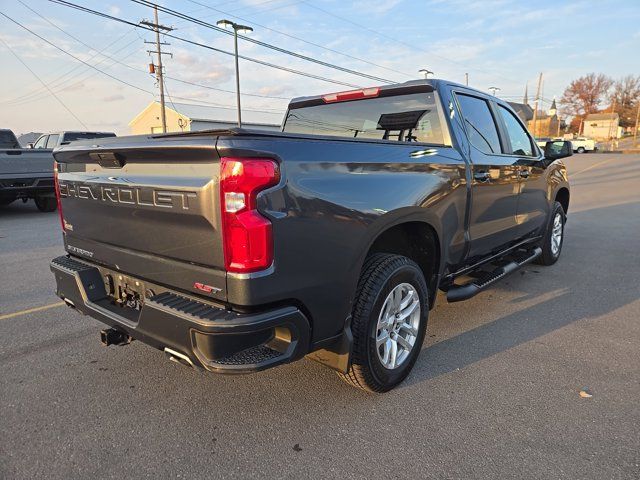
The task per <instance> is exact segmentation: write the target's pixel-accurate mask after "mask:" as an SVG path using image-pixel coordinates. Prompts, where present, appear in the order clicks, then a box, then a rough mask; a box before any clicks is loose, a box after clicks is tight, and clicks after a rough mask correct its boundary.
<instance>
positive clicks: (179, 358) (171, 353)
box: [164, 347, 196, 368]
mask: <svg viewBox="0 0 640 480" xmlns="http://www.w3.org/2000/svg"><path fill="white" fill-rule="evenodd" d="M164 354H165V355H166V356H167V357H168V358H169V360H171V361H172V362H176V363H179V364H180V365H185V366H187V367H191V368H196V366H195V365H194V364H193V362H192V361H191V359H190V358H189V357H187V356H186V355H185V354H184V353H180V352H176V351H175V350H173V349H171V348H166V347H165V349H164Z"/></svg>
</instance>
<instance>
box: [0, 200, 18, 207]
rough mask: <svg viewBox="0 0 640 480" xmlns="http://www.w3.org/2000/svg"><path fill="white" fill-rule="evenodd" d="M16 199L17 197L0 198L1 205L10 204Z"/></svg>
mask: <svg viewBox="0 0 640 480" xmlns="http://www.w3.org/2000/svg"><path fill="white" fill-rule="evenodd" d="M15 200H16V199H15V198H0V207H4V206H6V205H10V204H11V203H13V202H14V201H15Z"/></svg>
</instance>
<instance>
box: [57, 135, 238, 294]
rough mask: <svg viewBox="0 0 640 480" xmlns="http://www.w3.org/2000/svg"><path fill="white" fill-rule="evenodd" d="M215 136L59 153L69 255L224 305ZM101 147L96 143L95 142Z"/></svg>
mask: <svg viewBox="0 0 640 480" xmlns="http://www.w3.org/2000/svg"><path fill="white" fill-rule="evenodd" d="M216 138H217V137H216V136H215V135H208V136H198V137H192V136H191V137H190V136H185V137H180V136H167V137H155V138H154V137H146V136H145V137H122V138H113V139H100V140H99V142H100V145H99V146H95V145H94V146H91V147H86V146H77V145H73V146H69V147H63V148H61V149H57V150H56V151H55V154H54V155H55V158H56V161H57V162H58V163H59V176H58V180H59V185H60V199H61V205H62V214H63V217H64V223H65V230H66V232H65V244H66V247H67V250H68V251H69V252H70V253H72V254H74V255H77V256H80V257H84V258H86V259H90V260H92V261H94V262H97V263H99V264H102V265H105V266H107V267H110V268H112V269H114V270H116V271H121V272H123V274H127V275H131V276H133V277H135V278H139V279H141V280H145V279H146V280H148V281H151V282H156V283H159V284H162V285H166V286H169V287H173V288H178V289H182V290H185V291H191V292H194V293H198V294H203V292H202V289H201V288H200V289H197V290H196V289H195V287H194V284H196V283H198V284H202V285H204V286H206V287H211V290H210V292H209V293H208V296H210V297H212V298H215V299H220V300H224V299H226V274H225V271H224V256H223V246H222V236H221V230H220V211H219V193H218V176H219V165H220V161H219V157H218V155H217V153H216V149H215V142H216ZM93 142H95V140H93Z"/></svg>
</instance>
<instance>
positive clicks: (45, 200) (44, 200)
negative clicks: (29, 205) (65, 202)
mask: <svg viewBox="0 0 640 480" xmlns="http://www.w3.org/2000/svg"><path fill="white" fill-rule="evenodd" d="M35 202H36V207H38V210H40V211H41V212H55V211H56V208H58V201H57V200H56V199H55V198H53V197H36V198H35Z"/></svg>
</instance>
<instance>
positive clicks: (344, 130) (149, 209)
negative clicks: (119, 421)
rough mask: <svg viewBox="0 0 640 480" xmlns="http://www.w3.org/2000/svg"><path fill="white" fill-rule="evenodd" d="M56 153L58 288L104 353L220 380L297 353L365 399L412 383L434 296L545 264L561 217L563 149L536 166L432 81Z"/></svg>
mask: <svg viewBox="0 0 640 480" xmlns="http://www.w3.org/2000/svg"><path fill="white" fill-rule="evenodd" d="M54 155H55V158H56V161H57V163H58V177H57V178H58V180H57V181H58V192H59V198H60V201H61V206H62V208H61V210H60V214H61V219H62V224H63V229H64V235H63V237H64V243H65V248H66V250H67V252H68V255H66V256H63V257H59V258H56V259H54V260H53V261H52V263H51V269H52V271H53V273H54V275H55V278H56V282H57V294H58V296H60V297H61V298H62V299H64V301H65V302H66V303H67V304H69V305H70V306H71V307H74V308H76V309H78V310H79V311H80V312H82V313H84V314H88V315H90V316H92V317H94V318H97V319H98V320H100V321H102V322H104V323H106V324H107V325H109V326H110V328H108V329H105V330H103V331H102V341H103V343H105V344H106V345H109V344H121V345H123V344H127V343H129V342H130V341H131V340H132V339H139V340H142V341H143V342H145V343H147V344H149V345H151V346H153V347H156V348H158V349H160V350H163V351H164V352H165V353H166V354H167V355H168V357H169V358H170V359H172V360H174V361H176V362H180V363H183V364H186V365H190V366H194V367H200V368H204V369H206V370H209V371H213V372H221V373H239V372H251V371H257V370H262V369H265V368H269V367H273V366H275V365H279V364H283V363H286V362H290V361H293V360H297V359H300V358H302V357H303V356H308V357H309V358H311V359H314V360H316V361H318V362H321V363H323V364H325V365H328V366H330V367H332V368H334V369H336V370H338V372H339V373H340V375H341V376H342V378H344V379H345V380H346V381H347V382H349V383H350V384H352V385H355V386H357V387H360V388H363V389H365V390H369V391H378V392H381V391H386V390H389V389H391V388H393V387H394V386H395V385H397V384H398V383H399V382H401V381H402V380H403V379H404V378H405V377H406V375H407V374H408V373H409V371H410V370H411V368H412V366H413V364H414V363H415V361H416V358H417V356H418V354H419V352H420V349H421V345H422V342H423V339H424V335H425V330H426V326H427V318H428V313H429V309H430V308H432V307H433V305H434V299H435V296H436V293H437V292H438V290H442V291H445V292H447V293H446V295H447V299H448V300H449V301H451V302H455V301H460V300H465V299H467V298H470V297H472V296H473V295H475V294H477V293H478V292H480V291H482V290H483V289H486V288H487V287H489V286H490V285H492V284H493V283H494V282H496V281H498V280H500V279H501V278H503V277H505V276H506V275H508V274H509V273H511V272H513V271H515V270H517V269H518V268H520V267H521V266H523V265H525V264H527V263H528V262H531V261H537V262H539V263H542V264H544V265H551V264H553V263H555V262H556V261H557V260H558V257H559V256H560V252H561V248H562V240H563V229H564V224H565V215H566V212H567V210H568V206H569V184H568V181H567V172H566V169H565V167H564V165H563V164H562V162H561V161H559V160H558V159H559V158H561V157H566V156H569V155H571V143H570V142H563V141H559V142H550V143H548V144H547V145H546V146H545V151H544V152H541V151H540V150H539V148H538V147H537V145H536V144H535V142H534V140H533V138H532V137H531V135H530V134H529V133H528V132H527V130H526V128H525V127H524V126H523V124H522V123H521V121H520V120H519V119H518V117H517V116H516V115H515V114H514V112H513V110H512V109H511V108H510V107H509V106H508V104H506V103H504V102H502V101H501V100H499V99H496V98H495V97H493V96H489V95H486V94H484V93H481V92H478V91H476V90H472V89H470V88H468V87H464V86H461V85H457V84H453V83H449V82H446V81H442V80H424V81H414V82H408V83H405V84H399V85H391V86H384V87H379V88H378V87H376V88H368V89H364V90H357V91H351V92H342V93H336V94H330V95H324V96H317V97H305V98H298V99H295V100H293V101H292V102H291V104H290V105H289V110H288V112H287V115H286V118H285V121H284V125H283V132H282V133H279V132H267V131H251V130H245V129H231V130H218V131H207V132H191V133H183V134H165V135H150V136H136V137H127V138H118V139H104V140H103V141H101V142H100V145H99V146H97V147H96V146H93V147H92V146H82V145H71V146H68V147H62V148H60V149H57V150H56V151H55V152H54Z"/></svg>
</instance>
